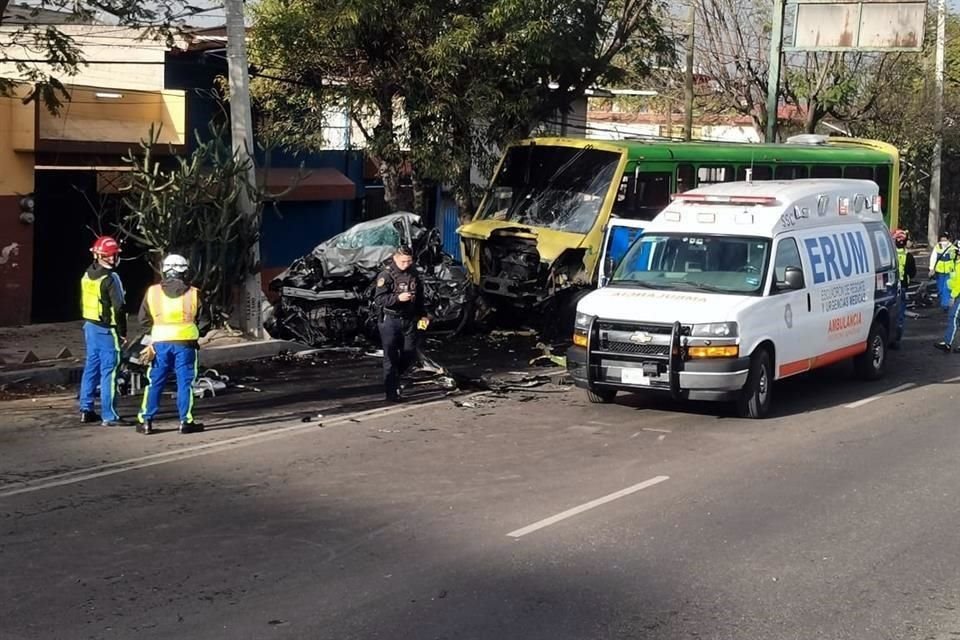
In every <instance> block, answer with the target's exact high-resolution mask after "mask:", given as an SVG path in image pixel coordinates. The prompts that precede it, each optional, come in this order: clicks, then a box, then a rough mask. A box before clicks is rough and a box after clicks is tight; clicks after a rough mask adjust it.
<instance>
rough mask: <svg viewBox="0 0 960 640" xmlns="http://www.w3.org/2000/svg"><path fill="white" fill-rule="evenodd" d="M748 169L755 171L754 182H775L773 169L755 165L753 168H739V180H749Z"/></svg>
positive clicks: (763, 165)
mask: <svg viewBox="0 0 960 640" xmlns="http://www.w3.org/2000/svg"><path fill="white" fill-rule="evenodd" d="M747 169H753V174H752V176H753V177H752V179H753V180H773V168H772V167H770V166H769V165H765V164H755V165H753V166H752V167H737V180H739V181H741V182H742V181H744V180H746V179H747Z"/></svg>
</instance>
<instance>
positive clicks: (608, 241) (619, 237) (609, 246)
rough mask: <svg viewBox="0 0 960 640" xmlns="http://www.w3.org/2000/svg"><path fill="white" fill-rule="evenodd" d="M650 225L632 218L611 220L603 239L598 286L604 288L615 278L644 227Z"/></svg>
mask: <svg viewBox="0 0 960 640" xmlns="http://www.w3.org/2000/svg"><path fill="white" fill-rule="evenodd" d="M647 224H649V222H648V221H645V220H632V219H630V218H611V219H610V222H609V223H608V224H607V232H606V236H605V237H604V239H603V254H602V255H601V256H600V268H599V278H598V286H601V287H602V286H604V285H606V284H607V282H608V281H609V280H610V278H611V277H612V276H613V272H614V271H615V270H616V268H617V267H618V266H619V265H620V262H621V261H622V260H623V257H624V256H625V255H627V251H628V250H629V249H630V246H631V245H632V244H633V243H634V241H636V239H637V238H639V237H640V234H641V233H643V227H644V226H645V225H647Z"/></svg>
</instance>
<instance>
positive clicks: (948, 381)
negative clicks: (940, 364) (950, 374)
mask: <svg viewBox="0 0 960 640" xmlns="http://www.w3.org/2000/svg"><path fill="white" fill-rule="evenodd" d="M943 382H944V384H947V383H950V382H960V376H957V377H956V378H948V379H947V380H944V381H943Z"/></svg>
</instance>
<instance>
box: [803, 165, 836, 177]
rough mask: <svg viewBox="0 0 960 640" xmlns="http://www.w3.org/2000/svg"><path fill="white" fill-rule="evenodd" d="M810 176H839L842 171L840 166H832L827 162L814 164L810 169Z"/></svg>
mask: <svg viewBox="0 0 960 640" xmlns="http://www.w3.org/2000/svg"><path fill="white" fill-rule="evenodd" d="M810 177H811V178H841V177H843V171H842V170H841V169H840V167H834V166H832V165H829V164H816V165H813V168H812V169H811V170H810Z"/></svg>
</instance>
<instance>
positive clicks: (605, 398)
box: [587, 387, 617, 404]
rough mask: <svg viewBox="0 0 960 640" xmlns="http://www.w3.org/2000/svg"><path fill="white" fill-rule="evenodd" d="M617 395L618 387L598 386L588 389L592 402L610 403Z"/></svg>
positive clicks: (588, 397)
mask: <svg viewBox="0 0 960 640" xmlns="http://www.w3.org/2000/svg"><path fill="white" fill-rule="evenodd" d="M616 397H617V390H616V389H597V388H596V387H590V388H589V389H587V400H589V401H590V402H591V404H610V403H611V402H613V400H614V398H616Z"/></svg>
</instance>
